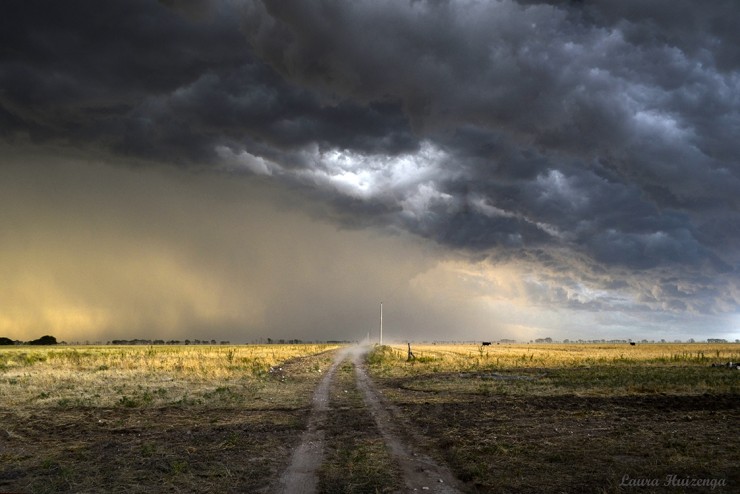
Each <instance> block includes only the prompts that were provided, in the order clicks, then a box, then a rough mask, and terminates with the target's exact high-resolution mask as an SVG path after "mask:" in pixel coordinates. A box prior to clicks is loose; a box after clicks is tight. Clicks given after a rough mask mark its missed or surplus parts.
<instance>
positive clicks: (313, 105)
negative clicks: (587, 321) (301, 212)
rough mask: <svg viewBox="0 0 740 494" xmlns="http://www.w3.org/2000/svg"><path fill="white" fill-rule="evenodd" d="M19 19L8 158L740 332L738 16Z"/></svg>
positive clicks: (60, 12)
mask: <svg viewBox="0 0 740 494" xmlns="http://www.w3.org/2000/svg"><path fill="white" fill-rule="evenodd" d="M4 11H5V12H6V13H7V15H4V16H3V19H2V20H0V42H1V43H0V45H1V46H2V48H1V50H2V51H0V88H2V89H1V90H0V129H2V133H3V134H4V135H5V136H6V139H9V142H15V143H18V142H22V141H24V140H26V139H28V140H31V141H32V142H35V143H37V144H39V145H50V144H52V143H54V144H60V143H61V144H65V145H68V146H73V147H78V148H84V149H95V150H98V151H103V152H111V153H115V154H118V155H123V156H129V157H132V158H136V159H137V160H138V159H141V160H144V161H146V160H148V161H150V162H157V163H158V162H166V163H170V164H176V165H186V166H189V167H191V168H210V169H216V170H221V171H223V170H227V171H229V172H231V173H236V174H247V175H262V176H265V177H268V178H269V180H271V181H274V182H277V183H282V184H288V185H289V186H291V187H295V188H297V189H300V190H301V191H303V192H302V193H306V194H309V195H310V196H311V197H312V198H313V199H318V200H320V201H323V203H324V204H327V205H328V206H327V207H326V208H325V209H321V208H319V207H316V208H314V209H313V211H315V212H316V214H318V215H321V216H323V217H329V218H331V219H332V220H333V221H336V222H338V223H339V224H341V225H344V226H348V227H353V228H360V227H364V226H368V225H374V226H384V227H387V228H390V229H399V230H403V231H407V232H411V233H413V234H416V235H419V236H421V237H424V238H428V239H431V240H433V241H435V242H437V243H438V244H440V245H442V246H445V247H447V248H450V249H452V250H454V251H456V252H461V253H463V254H466V255H470V256H471V258H474V259H489V260H492V261H500V260H501V259H509V260H511V259H516V260H517V262H519V263H521V264H522V265H525V266H530V265H531V266H533V267H532V270H533V271H537V270H538V271H539V275H540V276H541V277H542V279H543V283H542V285H541V286H540V288H538V289H537V290H533V291H532V296H533V297H534V298H538V297H539V300H542V301H543V303H545V301H549V303H552V304H553V305H558V304H561V305H566V306H567V305H569V304H570V305H572V306H573V307H581V308H584V309H586V308H588V309H589V310H595V309H596V308H597V307H602V308H604V309H607V308H611V309H614V308H615V307H624V306H625V304H627V302H625V300H627V299H629V303H630V304H632V307H633V309H634V310H635V311H639V310H643V309H645V310H666V311H669V312H670V311H677V312H686V311H689V312H692V311H693V312H700V313H711V312H713V311H717V312H733V311H737V310H738V308H740V297H738V295H737V294H738V289H737V287H738V285H739V284H740V283H739V282H738V276H737V268H738V266H740V248H738V245H740V224H739V222H740V220H739V219H738V218H739V217H740V214H738V213H740V211H739V210H740V167H739V166H738V163H740V143H739V142H738V140H737V139H736V136H737V135H740V99H738V94H740V62H739V60H740V52H739V50H740V48H738V47H740V39H738V37H740V34H738V32H737V30H736V29H735V27H734V24H733V22H732V20H733V19H735V18H737V15H738V14H740V11H739V10H738V7H737V5H736V2H733V1H729V0H728V1H724V2H711V3H710V4H702V5H699V4H697V3H696V2H691V1H688V0H687V1H678V2H675V1H673V2H662V1H658V2H648V3H645V2H639V1H624V2H616V3H615V2H606V1H585V2H570V3H564V2H537V1H524V0H522V1H518V2H517V1H513V0H502V1H499V2H466V1H413V2H403V1H402V2H399V1H391V0H388V1H369V0H368V1H358V2H341V1H330V0H327V1H322V2H290V3H288V2H279V1H269V0H264V1H257V0H255V1H245V2H241V3H239V2H216V1H214V2H182V3H181V2H162V3H159V4H156V3H153V2H143V1H141V2H139V1H136V2H131V1H126V2H109V3H108V4H107V5H106V8H105V9H101V8H99V6H97V4H95V3H94V2H83V1H77V2H64V3H62V4H58V3H54V4H51V5H49V4H48V3H46V2H33V1H17V2H15V1H11V2H6V5H5V6H4ZM82 12H85V13H86V14H85V15H81V13H82ZM318 211H321V212H318ZM550 276H551V278H548V277H550ZM548 280H549V281H548ZM578 283H581V284H583V286H585V287H588V289H592V290H597V291H598V290H606V292H608V293H612V294H616V295H614V296H611V295H608V294H606V293H603V294H602V295H600V298H598V299H596V298H594V299H590V300H587V301H586V300H585V299H584V300H579V299H578V298H575V299H574V298H572V297H571V298H569V296H568V295H567V294H568V293H571V294H572V293H575V292H573V291H572V290H571V291H569V289H568V287H569V286H571V287H572V286H577V285H578ZM545 289H546V290H551V292H552V293H550V294H549V295H543V294H542V293H541V291H542V290H545ZM599 293H601V292H599ZM624 297H627V299H626V298H624ZM630 297H631V298H630ZM599 304H601V305H599ZM620 304H621V305H620Z"/></svg>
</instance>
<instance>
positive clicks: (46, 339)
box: [0, 335, 57, 346]
mask: <svg viewBox="0 0 740 494" xmlns="http://www.w3.org/2000/svg"><path fill="white" fill-rule="evenodd" d="M56 344H57V339H56V338H54V337H53V336H51V335H45V336H42V337H41V338H39V339H37V340H31V341H26V342H23V341H18V340H11V339H10V338H6V337H5V336H0V345H6V346H7V345H56Z"/></svg>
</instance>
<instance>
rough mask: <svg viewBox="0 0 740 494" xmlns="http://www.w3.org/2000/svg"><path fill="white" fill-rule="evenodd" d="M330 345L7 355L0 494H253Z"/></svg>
mask: <svg viewBox="0 0 740 494" xmlns="http://www.w3.org/2000/svg"><path fill="white" fill-rule="evenodd" d="M334 348H336V345H262V346H260V345H254V346H252V345H250V346H221V345H219V346H197V347H194V346H179V347H176V346H151V347H142V346H131V347H117V346H104V347H59V346H58V347H53V348H52V347H46V348H41V347H36V348H28V347H6V348H3V349H2V350H0V491H4V492H24V493H26V492H27V493H45V492H49V493H51V492H111V493H114V492H127V493H135V492H252V491H255V490H257V489H259V488H263V487H264V486H266V485H268V484H269V483H270V482H271V481H272V479H274V478H275V477H276V475H277V474H278V472H279V470H280V469H281V468H283V466H284V463H285V461H286V458H289V457H290V453H291V451H292V448H293V447H294V446H295V444H297V442H298V441H299V440H300V434H301V433H302V431H303V429H304V428H305V426H306V417H307V413H306V411H307V410H308V409H309V408H310V399H311V395H312V393H313V389H314V388H315V386H316V383H317V382H318V380H319V379H320V378H321V376H322V372H324V371H326V369H327V368H328V366H329V365H330V363H331V360H332V350H333V349H334Z"/></svg>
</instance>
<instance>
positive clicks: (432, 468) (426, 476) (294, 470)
mask: <svg viewBox="0 0 740 494" xmlns="http://www.w3.org/2000/svg"><path fill="white" fill-rule="evenodd" d="M369 350H370V349H369V348H368V347H348V348H343V349H341V350H339V351H338V352H337V354H336V356H335V357H334V361H333V362H332V365H331V367H330V368H329V370H328V371H327V373H326V375H325V376H324V377H323V379H322V380H321V382H320V383H319V385H318V386H317V388H316V390H315V391H314V395H313V401H312V409H311V416H310V417H309V421H308V427H307V429H306V431H305V432H304V433H303V435H302V436H301V443H300V445H299V446H298V447H297V448H296V449H295V450H294V451H293V455H292V457H291V461H290V464H289V466H288V468H286V470H285V471H284V472H283V474H282V475H281V476H280V479H279V482H278V485H277V488H276V489H274V490H273V492H274V493H276V494H294V493H297V494H313V493H315V492H317V487H318V475H317V472H318V470H319V468H320V467H321V465H322V463H323V461H324V456H325V451H324V449H325V444H326V438H325V427H326V424H327V420H329V419H330V416H331V409H330V407H329V389H330V386H331V382H332V379H333V378H334V375H335V373H336V370H337V368H338V367H339V365H340V364H341V363H342V362H343V361H345V360H346V359H351V361H352V363H353V364H354V367H355V380H356V384H357V388H358V389H359V391H360V393H361V394H362V397H363V401H364V406H365V407H366V408H367V410H368V412H369V413H370V415H371V416H372V417H373V419H374V421H375V426H376V428H377V430H378V432H379V433H380V435H381V436H382V438H383V440H384V442H385V444H386V446H387V448H388V450H389V451H390V453H391V456H392V457H393V460H394V461H395V462H396V463H397V464H398V466H399V467H400V470H401V472H402V473H403V483H404V485H405V488H406V491H407V492H430V493H437V494H454V493H458V492H464V489H462V487H461V486H460V484H459V482H458V480H457V479H456V478H455V477H454V475H452V473H451V472H450V470H449V469H448V468H447V467H446V466H445V465H442V464H439V463H437V462H436V461H435V460H434V459H433V458H431V457H430V456H429V455H427V454H425V453H423V452H422V451H421V450H420V448H419V447H417V446H415V445H412V444H410V443H409V442H408V441H404V440H402V439H401V438H402V437H403V435H402V434H401V431H402V429H401V426H400V425H399V423H400V420H399V417H400V414H399V412H398V410H397V409H395V407H393V406H391V405H389V404H388V403H386V402H385V400H384V399H383V398H382V396H381V395H380V393H378V391H377V389H376V388H375V385H374V384H373V382H372V380H371V379H370V377H369V376H368V374H367V368H366V365H365V359H364V357H365V355H366V354H367V353H368V351H369Z"/></svg>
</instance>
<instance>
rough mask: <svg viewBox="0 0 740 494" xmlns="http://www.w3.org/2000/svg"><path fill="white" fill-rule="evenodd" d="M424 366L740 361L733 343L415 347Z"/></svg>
mask: <svg viewBox="0 0 740 494" xmlns="http://www.w3.org/2000/svg"><path fill="white" fill-rule="evenodd" d="M391 348H392V349H393V350H394V354H395V356H396V360H397V361H398V362H405V361H406V356H407V347H406V346H405V345H391ZM412 351H413V352H414V355H415V356H416V362H417V363H418V364H420V365H422V364H429V365H428V366H427V367H432V368H436V369H437V370H438V371H443V372H444V371H460V370H470V369H476V368H480V367H486V368H517V367H527V368H532V367H548V368H552V367H573V366H590V365H631V364H639V365H665V364H675V363H681V364H689V365H706V364H709V363H712V362H715V361H716V362H728V361H738V360H740V345H738V344H734V343H724V344H714V343H706V344H705V343H692V344H674V343H670V344H659V343H655V344H638V345H635V346H631V345H629V344H596V343H586V344H556V343H550V344H505V345H496V344H493V345H491V346H482V345H474V344H459V345H453V344H439V345H435V344H423V345H418V344H413V345H412Z"/></svg>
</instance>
